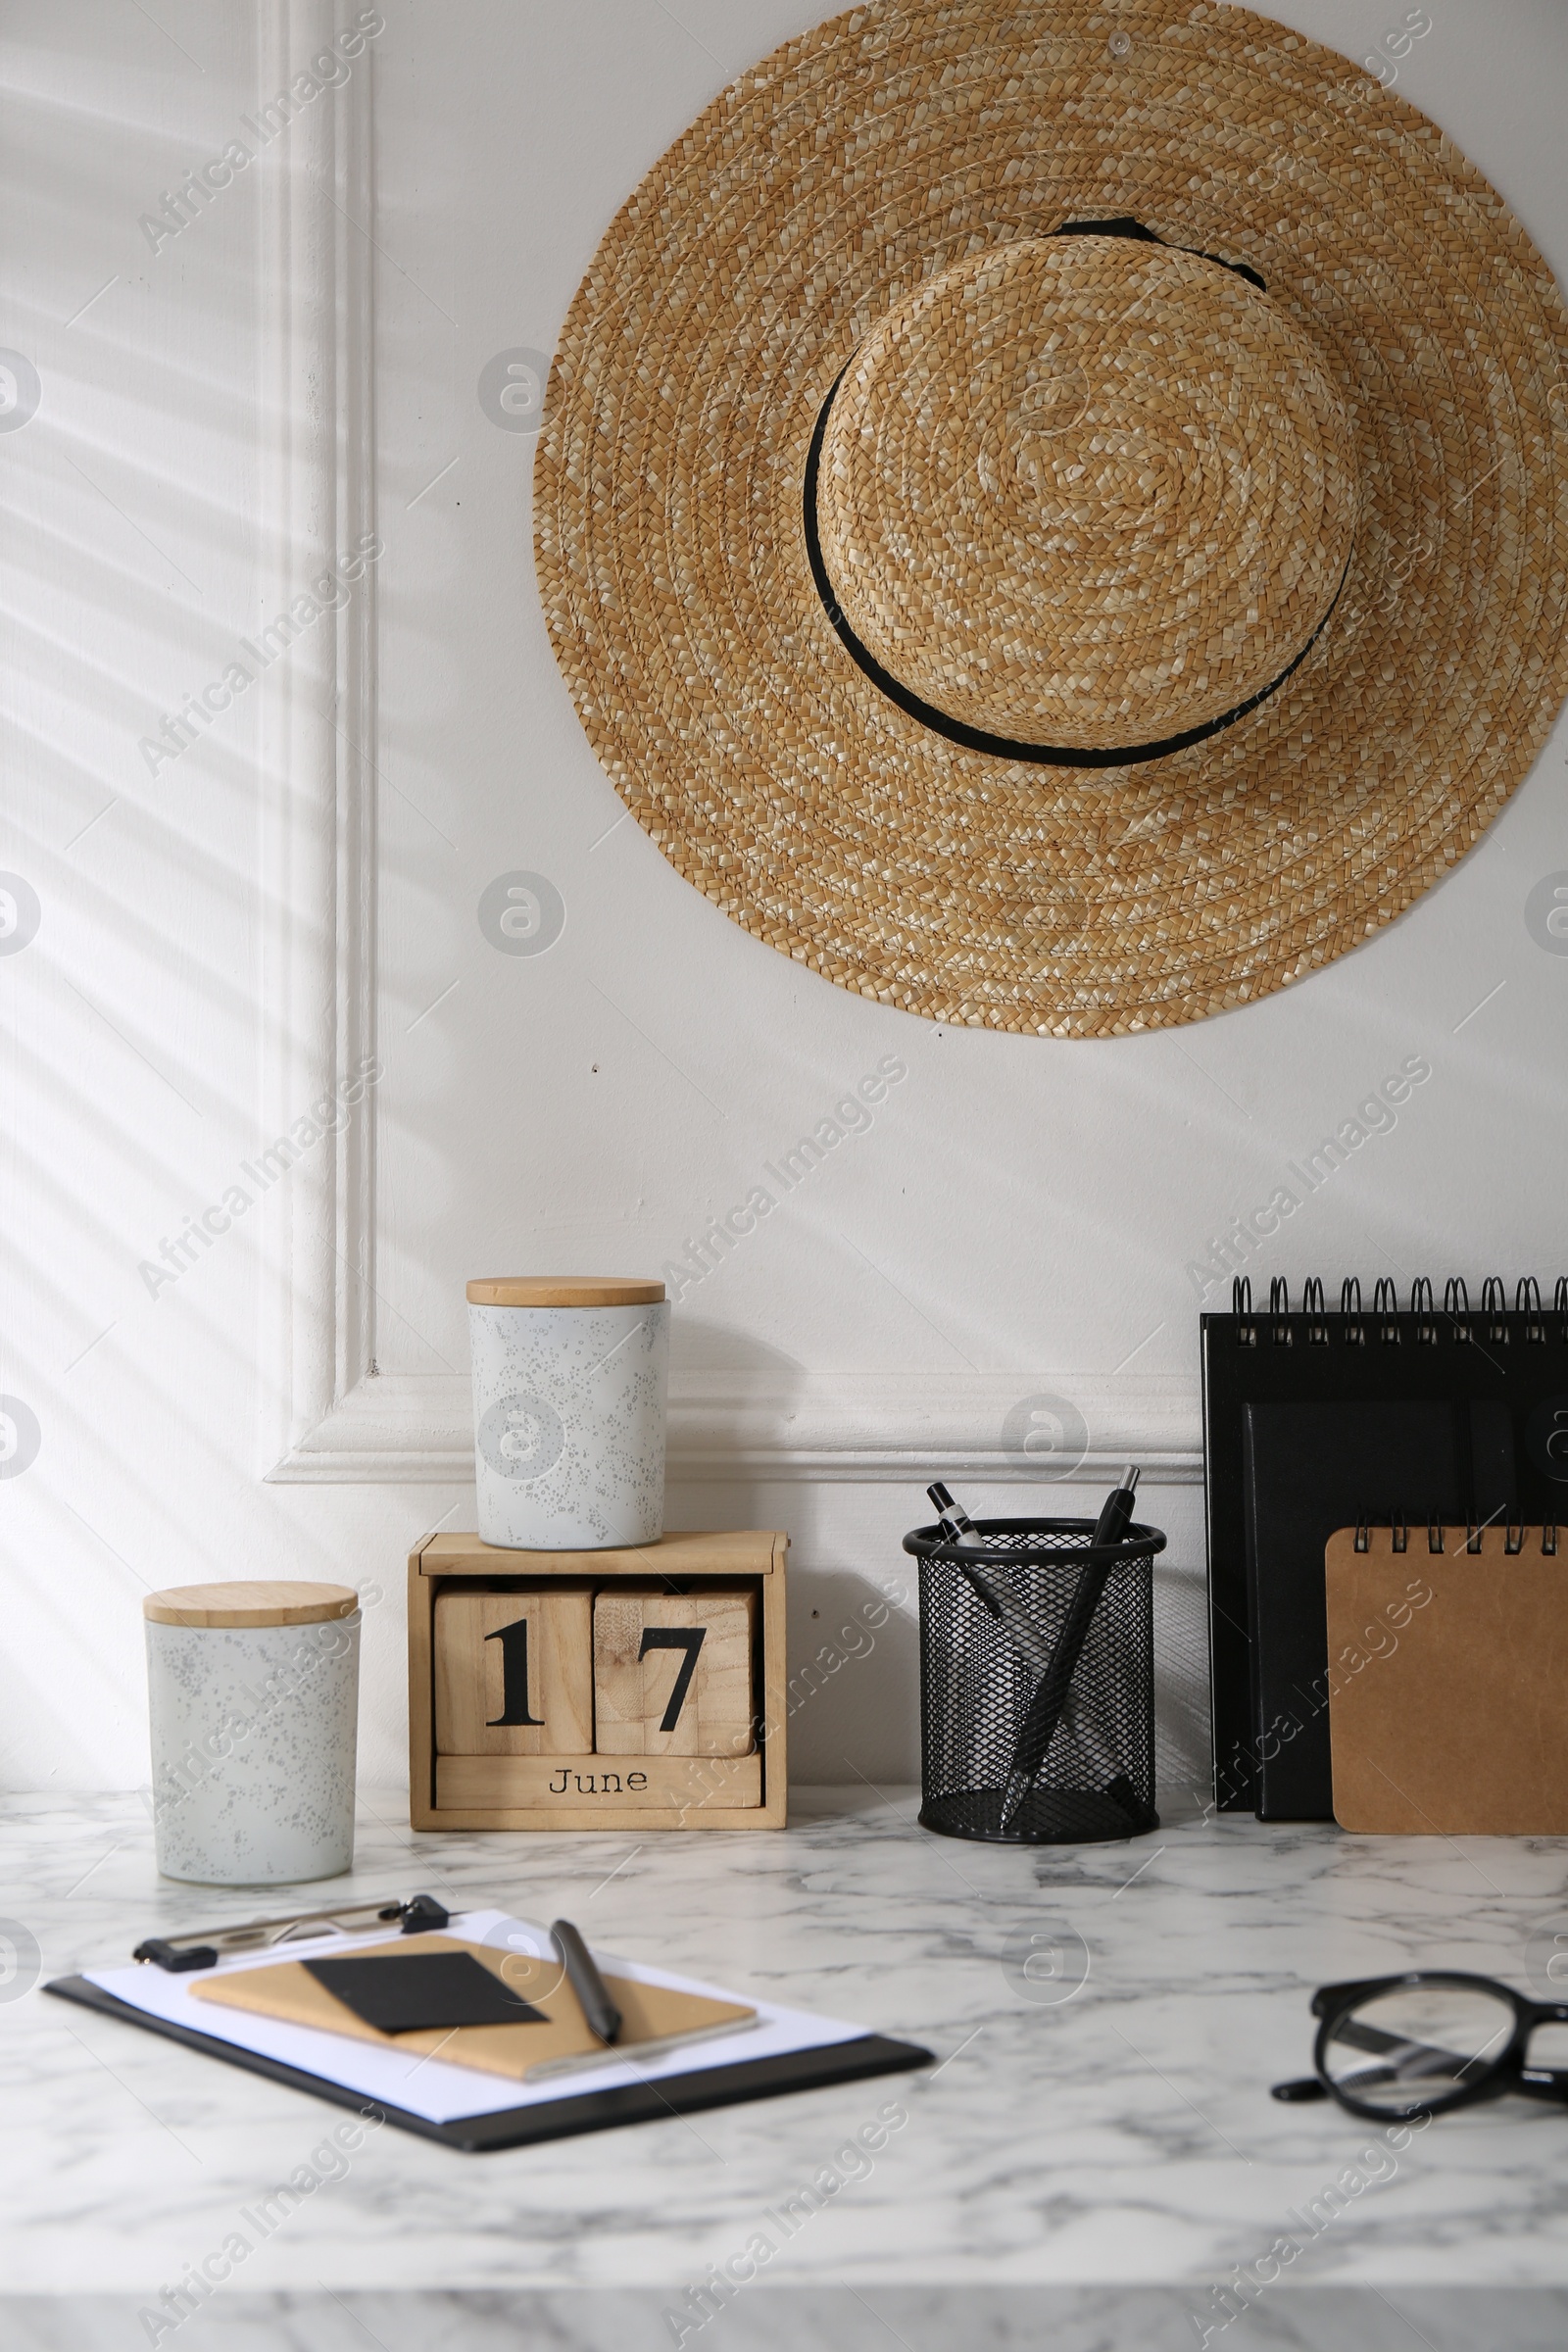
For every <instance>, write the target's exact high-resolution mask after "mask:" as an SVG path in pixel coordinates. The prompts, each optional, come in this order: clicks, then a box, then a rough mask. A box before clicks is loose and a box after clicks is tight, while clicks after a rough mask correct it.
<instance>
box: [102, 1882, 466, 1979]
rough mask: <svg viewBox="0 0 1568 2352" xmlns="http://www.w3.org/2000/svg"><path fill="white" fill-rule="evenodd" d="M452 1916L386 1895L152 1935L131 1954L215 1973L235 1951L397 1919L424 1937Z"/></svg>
mask: <svg viewBox="0 0 1568 2352" xmlns="http://www.w3.org/2000/svg"><path fill="white" fill-rule="evenodd" d="M451 1916H452V1914H451V1913H450V1911H448V1910H447V1909H446V1908H445V1907H444V1906H443V1905H442V1904H440V1903H438V1902H437V1901H436V1899H435V1896H434V1895H433V1894H411V1895H410V1896H408V1898H407V1899H406V1900H405V1899H404V1898H403V1897H402V1896H400V1895H395V1894H394V1895H382V1896H381V1897H379V1898H378V1899H377V1900H376V1901H374V1902H369V1903H348V1904H345V1905H344V1906H343V1907H342V1908H340V1909H339V1908H333V1909H327V1910H321V1911H295V1912H292V1913H290V1915H289V1916H288V1917H287V1918H286V1919H247V1920H243V1921H241V1922H240V1924H239V1925H238V1926H236V1927H232V1928H192V1929H190V1930H189V1931H188V1933H187V1934H185V1935H183V1936H147V1937H145V1938H144V1940H143V1941H142V1942H140V1943H138V1944H137V1946H136V1949H135V1950H134V1951H133V1952H132V1953H131V1955H130V1956H131V1958H132V1959H133V1960H141V1961H150V1962H151V1963H152V1965H153V1966H154V1967H155V1968H165V1969H168V1970H169V1971H170V1973H171V1975H173V1976H182V1975H184V1973H185V1972H186V1971H187V1970H189V1969H193V1968H216V1967H217V1966H218V1963H219V1961H220V1960H222V1959H225V1958H226V1957H227V1956H228V1954H230V1953H231V1952H265V1951H268V1950H270V1948H271V1947H272V1946H273V1945H274V1944H279V1943H302V1942H304V1941H306V1940H307V1939H308V1938H310V1937H312V1936H330V1935H341V1936H354V1935H363V1934H364V1933H365V1931H366V1930H367V1929H368V1928H380V1927H388V1926H390V1925H391V1923H392V1922H393V1921H394V1920H396V1921H398V1922H400V1923H401V1925H402V1929H403V1933H404V1935H405V1936H422V1935H425V1934H427V1933H428V1932H429V1931H430V1930H431V1929H433V1928H444V1927H445V1926H446V1924H447V1922H448V1920H449V1919H450V1918H451Z"/></svg>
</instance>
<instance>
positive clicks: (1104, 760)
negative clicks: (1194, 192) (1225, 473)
mask: <svg viewBox="0 0 1568 2352" xmlns="http://www.w3.org/2000/svg"><path fill="white" fill-rule="evenodd" d="M1051 233H1052V234H1053V236H1058V237H1061V236H1095V237H1137V238H1139V239H1141V240H1143V241H1144V242H1145V243H1147V244H1151V245H1163V244H1164V243H1165V242H1166V240H1165V239H1164V238H1163V237H1156V236H1155V234H1154V232H1153V230H1152V229H1151V228H1145V226H1144V224H1143V222H1142V221H1135V220H1133V219H1132V218H1131V217H1130V216H1119V217H1118V218H1116V219H1115V220H1110V221H1063V223H1062V225H1061V226H1060V228H1057V229H1053V231H1052V232H1051ZM1175 250H1177V251H1179V252H1183V253H1191V252H1197V250H1198V249H1197V247H1196V246H1180V247H1177V248H1176V249H1175ZM1200 259H1201V260H1202V261H1205V262H1215V263H1217V264H1218V266H1219V268H1220V269H1222V270H1234V271H1235V272H1236V274H1237V276H1238V277H1245V278H1248V279H1249V280H1250V282H1251V283H1252V284H1253V285H1254V286H1257V287H1259V288H1261V289H1262V291H1263V292H1264V293H1266V292H1267V291H1268V289H1267V287H1266V286H1265V285H1264V282H1263V280H1262V278H1260V277H1259V276H1258V274H1257V271H1256V270H1250V269H1248V267H1247V266H1246V264H1245V263H1243V262H1227V261H1225V260H1223V259H1222V258H1221V256H1220V255H1219V254H1217V253H1205V254H1201V256H1200ZM848 372H849V368H848V366H846V367H845V368H841V369H840V371H839V373H838V374H837V375H836V376H835V377H834V379H833V385H832V389H831V390H830V391H829V393H828V396H827V398H826V400H824V401H823V403H822V409H821V414H820V415H819V417H817V420H816V430H815V431H814V432H813V433H812V435H811V446H810V449H809V453H808V455H807V460H806V485H805V510H806V515H805V519H806V552H807V556H808V559H809V563H810V566H811V578H812V580H813V581H814V583H815V585H816V593H817V595H818V596H819V597H820V598H821V600H822V609H823V611H824V612H825V613H826V614H827V617H828V619H829V620H830V621H831V623H832V625H833V629H834V633H835V634H836V636H837V637H838V640H839V643H840V644H841V645H842V646H843V648H844V650H845V652H846V653H847V654H848V655H849V657H850V659H851V661H852V662H855V664H856V666H857V667H858V669H861V670H863V671H864V673H865V675H866V676H867V677H868V678H869V679H870V681H871V683H872V685H873V686H875V687H877V688H878V690H879V691H880V692H881V693H883V694H885V695H886V696H887V698H888V700H889V702H890V703H897V705H898V707H899V709H900V710H901V711H906V712H907V714H908V716H909V717H910V718H915V719H918V720H919V721H920V724H921V725H922V726H925V727H929V728H930V729H931V730H932V732H933V734H937V735H945V736H946V737H947V738H948V741H949V742H950V743H956V744H959V745H961V747H962V748H963V750H964V751H966V752H985V753H988V754H989V755H990V756H991V757H992V758H993V759H996V760H1030V761H1032V762H1033V763H1034V764H1035V765H1036V766H1037V767H1127V766H1130V765H1132V764H1133V763H1134V762H1135V761H1137V760H1164V759H1167V758H1168V757H1169V755H1170V754H1171V753H1172V752H1185V751H1189V750H1190V749H1191V748H1192V746H1193V745H1194V744H1195V743H1206V742H1207V741H1208V738H1209V737H1210V736H1211V735H1218V734H1221V733H1223V731H1224V729H1225V728H1226V727H1234V726H1235V724H1236V722H1237V720H1238V719H1242V718H1246V717H1247V716H1248V714H1249V712H1250V711H1255V710H1256V709H1257V707H1258V705H1259V704H1260V703H1266V702H1267V701H1268V698H1269V696H1270V695H1271V694H1277V693H1278V692H1279V690H1280V688H1281V687H1282V686H1283V685H1284V683H1285V681H1286V679H1287V678H1288V677H1290V676H1291V674H1292V672H1293V671H1295V670H1297V669H1299V667H1300V665H1301V663H1302V662H1304V661H1305V660H1306V657H1307V655H1308V654H1309V653H1310V652H1311V650H1312V648H1313V646H1314V645H1315V644H1316V643H1317V641H1318V639H1319V637H1321V636H1322V634H1323V631H1324V630H1325V629H1326V628H1327V627H1328V624H1329V622H1330V620H1331V619H1332V618H1333V615H1334V611H1335V607H1336V606H1337V605H1338V604H1339V601H1340V598H1341V597H1342V595H1343V594H1344V593H1345V583H1346V581H1347V579H1348V577H1349V571H1350V562H1351V558H1347V560H1346V565H1345V569H1344V571H1342V572H1341V574H1340V584H1339V586H1338V587H1337V588H1336V589H1335V591H1334V599H1333V603H1331V604H1330V606H1329V609H1328V611H1327V612H1326V613H1324V615H1323V617H1322V619H1321V620H1320V621H1319V622H1318V624H1317V627H1316V628H1315V629H1314V630H1313V631H1312V634H1311V636H1310V637H1309V638H1308V639H1307V641H1306V643H1305V644H1304V645H1303V646H1302V648H1301V650H1300V652H1299V654H1298V655H1297V656H1296V659H1295V660H1294V661H1293V662H1288V663H1287V664H1286V666H1285V668H1284V669H1282V670H1281V671H1280V673H1279V675H1278V677H1276V678H1271V679H1270V680H1269V682H1268V684H1267V685H1266V686H1263V687H1260V688H1259V690H1258V692H1257V693H1256V694H1252V695H1249V696H1248V699H1247V701H1246V702H1245V703H1238V704H1237V705H1236V707H1235V709H1234V710H1231V711H1222V712H1221V714H1220V716H1219V717H1218V718H1211V719H1208V720H1206V721H1205V722H1204V724H1203V725H1202V726H1201V727H1189V728H1188V729H1187V730H1186V732H1185V733H1183V734H1180V735H1167V736H1164V737H1162V738H1161V740H1160V741H1158V742H1157V743H1131V744H1122V745H1119V746H1118V747H1117V748H1116V749H1115V750H1114V751H1084V750H1081V749H1080V748H1078V747H1077V746H1075V745H1071V744H1048V743H1018V742H1014V741H1013V739H1012V738H1011V737H1010V736H1006V735H988V734H987V733H986V732H985V730H984V729H983V728H980V727H971V726H967V725H965V723H964V721H963V720H962V719H960V718H953V717H950V715H949V714H948V712H947V711H939V710H938V709H937V707H936V705H935V704H934V703H927V702H923V701H922V700H921V698H920V696H919V695H917V694H911V693H910V691H909V689H908V687H907V686H906V685H904V684H903V683H902V681H901V680H900V679H898V678H896V677H895V676H894V675H893V672H892V671H891V670H889V669H885V668H884V667H883V665H882V663H881V662H879V661H878V660H877V658H876V656H875V654H873V653H872V652H871V650H870V648H869V646H866V645H862V644H861V642H860V640H859V638H858V636H857V635H856V633H855V631H854V629H853V628H852V627H851V626H850V623H849V620H848V619H847V617H846V615H845V613H844V608H843V606H842V605H841V604H840V603H839V600H838V595H837V592H836V591H835V589H834V586H833V582H832V580H831V579H830V578H829V576H828V568H827V564H826V561H825V560H824V558H823V554H822V535H821V532H820V530H819V529H818V527H817V519H816V487H817V479H818V476H819V474H820V471H821V465H822V444H823V442H824V441H825V440H826V438H827V421H828V418H829V417H830V416H831V415H832V412H833V402H834V398H835V396H836V394H837V392H838V388H839V386H840V384H842V383H843V381H844V378H845V376H846V375H847V374H848ZM1352 553H1353V551H1352Z"/></svg>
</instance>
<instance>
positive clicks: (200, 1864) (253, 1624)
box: [141, 1584, 360, 1887]
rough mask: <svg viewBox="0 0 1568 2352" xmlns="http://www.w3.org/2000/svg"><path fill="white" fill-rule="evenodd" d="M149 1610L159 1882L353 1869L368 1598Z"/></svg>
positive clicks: (194, 1591)
mask: <svg viewBox="0 0 1568 2352" xmlns="http://www.w3.org/2000/svg"><path fill="white" fill-rule="evenodd" d="M141 1605H142V1615H143V1616H144V1617H145V1619H146V1620H147V1691H148V1701H149V1714H150V1717H151V1728H152V1761H153V1828H154V1833H155V1836H156V1838H157V1847H158V1867H159V1870H160V1871H161V1872H162V1873H163V1875H164V1877H165V1878H166V1879H190V1880H197V1881H200V1882H201V1883H203V1884H204V1885H208V1886H223V1887H259V1886H264V1885H267V1884H270V1883H271V1882H273V1881H279V1880H286V1881H293V1880H299V1879H330V1878H335V1877H336V1876H337V1875H338V1873H339V1872H340V1871H345V1870H348V1869H350V1868H352V1866H353V1861H354V1749H355V1736H356V1731H357V1728H358V1717H359V1689H360V1680H359V1677H360V1598H359V1594H358V1593H354V1592H352V1591H350V1589H349V1588H348V1586H346V1585H305V1584H298V1585H296V1584H231V1585H186V1586H183V1587H180V1588H178V1589H176V1590H175V1591H173V1592H170V1593H149V1594H148V1595H147V1597H146V1599H145V1600H144V1601H143V1602H142V1604H141Z"/></svg>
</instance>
